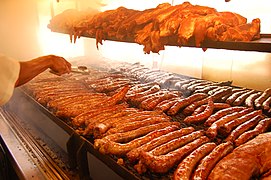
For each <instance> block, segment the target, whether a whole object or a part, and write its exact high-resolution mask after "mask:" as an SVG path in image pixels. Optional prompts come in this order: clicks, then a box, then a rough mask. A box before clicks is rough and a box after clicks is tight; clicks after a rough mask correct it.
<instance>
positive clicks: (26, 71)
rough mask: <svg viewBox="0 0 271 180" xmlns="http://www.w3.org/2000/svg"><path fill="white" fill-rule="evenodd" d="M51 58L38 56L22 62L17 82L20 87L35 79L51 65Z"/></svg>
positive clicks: (16, 85)
mask: <svg viewBox="0 0 271 180" xmlns="http://www.w3.org/2000/svg"><path fill="white" fill-rule="evenodd" d="M50 63H51V60H50V59H47V58H36V59H33V60H31V61H25V62H20V74H19V78H18V80H17V82H16V84H15V87H18V86H20V85H22V84H25V83H26V82H28V81H30V80H31V79H33V78H34V77H35V76H37V75H38V74H40V73H42V72H43V71H45V70H46V69H48V68H49V67H50Z"/></svg>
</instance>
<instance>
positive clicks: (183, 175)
mask: <svg viewBox="0 0 271 180" xmlns="http://www.w3.org/2000/svg"><path fill="white" fill-rule="evenodd" d="M215 147H216V144H215V143H213V142H210V143H206V144H203V145H201V146H200V147H199V148H197V149H196V150H194V151H193V152H192V153H191V154H189V155H188V156H187V157H186V158H185V159H184V160H183V161H182V162H181V163H180V164H179V165H178V167H177V169H176V170H175V171H174V176H173V179H174V180H190V177H191V175H192V172H193V170H194V168H195V167H196V165H197V163H198V162H199V161H200V160H201V159H202V158H204V157H205V156H206V155H208V154H209V153H210V152H211V151H212V150H213V149H214V148H215Z"/></svg>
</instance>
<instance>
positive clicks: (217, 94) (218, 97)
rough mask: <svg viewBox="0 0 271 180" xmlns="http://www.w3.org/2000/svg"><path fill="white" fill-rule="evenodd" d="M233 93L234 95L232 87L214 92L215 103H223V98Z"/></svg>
mask: <svg viewBox="0 0 271 180" xmlns="http://www.w3.org/2000/svg"><path fill="white" fill-rule="evenodd" d="M231 93H232V88H231V87H223V88H222V89H220V90H218V91H216V92H214V94H212V95H211V97H212V98H213V100H214V102H219V101H221V99H222V97H224V96H226V95H227V94H231Z"/></svg>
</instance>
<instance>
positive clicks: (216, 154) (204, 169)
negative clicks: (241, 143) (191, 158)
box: [192, 142, 233, 180]
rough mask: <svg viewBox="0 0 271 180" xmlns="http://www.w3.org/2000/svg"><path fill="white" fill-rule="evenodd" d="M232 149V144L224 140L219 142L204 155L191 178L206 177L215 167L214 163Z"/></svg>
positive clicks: (195, 179)
mask: <svg viewBox="0 0 271 180" xmlns="http://www.w3.org/2000/svg"><path fill="white" fill-rule="evenodd" d="M232 150H233V144H232V143H230V142H225V143H221V144H219V145H218V146H217V147H215V148H214V149H213V151H212V152H211V153H210V154H208V155H207V156H205V157H204V158H203V159H202V160H201V161H200V164H199V165H198V167H197V168H196V170H195V171H194V174H193V177H192V180H203V179H207V178H208V176H209V174H210V172H211V171H212V170H213V168H214V167H215V165H216V163H217V162H218V161H220V160H221V159H222V158H223V157H224V156H226V155H227V154H229V153H230V152H231V151H232Z"/></svg>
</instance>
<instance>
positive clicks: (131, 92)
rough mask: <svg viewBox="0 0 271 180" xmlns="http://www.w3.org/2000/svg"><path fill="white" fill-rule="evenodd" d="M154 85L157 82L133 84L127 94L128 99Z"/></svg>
mask: <svg viewBox="0 0 271 180" xmlns="http://www.w3.org/2000/svg"><path fill="white" fill-rule="evenodd" d="M153 85H155V83H145V84H136V85H134V86H132V87H131V88H130V89H129V91H128V92H127V94H126V99H129V97H131V96H134V95H135V94H137V93H141V92H144V91H147V90H148V89H150V88H151V87H152V86H153Z"/></svg>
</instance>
